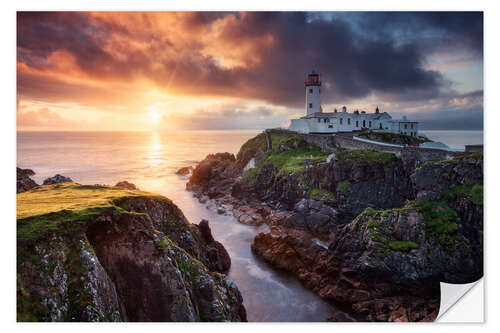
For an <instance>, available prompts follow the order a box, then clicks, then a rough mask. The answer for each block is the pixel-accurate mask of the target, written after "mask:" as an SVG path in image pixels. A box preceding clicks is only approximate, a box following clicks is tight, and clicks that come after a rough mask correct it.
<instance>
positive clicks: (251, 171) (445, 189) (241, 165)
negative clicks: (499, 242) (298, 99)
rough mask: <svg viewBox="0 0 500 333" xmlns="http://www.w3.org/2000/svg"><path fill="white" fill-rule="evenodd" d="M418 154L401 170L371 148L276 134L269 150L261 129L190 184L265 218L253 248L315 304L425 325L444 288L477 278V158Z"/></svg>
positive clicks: (248, 218) (252, 217)
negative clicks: (319, 300) (322, 301)
mask: <svg viewBox="0 0 500 333" xmlns="http://www.w3.org/2000/svg"><path fill="white" fill-rule="evenodd" d="M418 156H419V154H415V155H414V156H413V157H412V160H411V163H408V161H407V160H403V159H402V158H401V157H398V156H397V155H396V154H392V153H389V152H378V151H373V150H367V149H343V148H342V147H338V146H337V147H329V151H328V152H323V151H322V150H321V149H320V148H319V147H318V146H316V145H315V144H314V143H312V142H307V141H305V140H304V138H303V137H301V136H296V135H289V136H286V135H275V134H272V150H270V151H268V150H267V144H266V141H265V136H264V134H261V135H259V136H257V137H256V138H254V139H251V140H249V141H248V142H247V143H245V144H244V145H243V146H242V148H241V149H240V152H239V153H238V155H237V157H234V156H232V155H230V154H227V153H226V154H216V155H210V158H207V159H206V160H205V161H203V162H201V163H200V164H199V165H198V167H197V168H195V170H194V171H193V177H192V178H191V179H190V181H189V183H188V185H187V186H188V189H192V190H193V191H195V192H196V193H197V194H196V195H198V196H199V197H200V199H201V200H206V199H207V198H208V199H212V200H214V201H215V203H216V204H217V205H218V206H221V207H225V208H224V209H225V210H227V206H228V205H230V206H231V207H232V211H233V214H234V215H235V216H236V217H237V218H238V220H239V221H240V222H242V223H247V224H260V223H266V224H267V225H268V226H269V227H270V231H269V232H265V233H260V234H258V235H257V236H256V237H255V238H254V240H253V243H252V250H253V251H254V253H256V254H257V255H259V256H260V257H262V258H263V259H264V260H266V261H268V262H269V263H271V264H272V265H274V266H276V267H278V268H280V269H283V270H286V271H289V272H291V273H293V274H295V275H296V276H297V277H298V278H299V279H300V280H301V281H302V282H303V283H304V284H305V285H306V286H307V287H308V288H310V289H312V290H313V291H315V292H316V293H318V294H319V295H320V296H321V297H324V298H327V299H330V300H332V301H335V302H340V303H343V304H346V305H348V306H349V307H351V309H352V310H353V311H354V312H357V313H358V314H361V315H363V316H364V317H365V318H366V320H377V321H432V320H434V319H435V318H436V316H437V314H438V311H439V299H440V289H439V282H440V281H443V282H449V283H469V282H473V281H475V280H477V279H478V278H480V277H481V276H482V272H483V262H482V249H483V245H482V230H483V224H482V223H483V206H482V191H483V189H482V181H483V160H482V154H475V155H464V156H457V157H454V158H451V159H448V160H443V161H429V160H428V159H427V158H423V159H422V160H419V159H418ZM208 161H209V162H208ZM202 166H203V167H202ZM415 166H416V167H415ZM219 184H223V186H221V185H219ZM332 320H335V318H332Z"/></svg>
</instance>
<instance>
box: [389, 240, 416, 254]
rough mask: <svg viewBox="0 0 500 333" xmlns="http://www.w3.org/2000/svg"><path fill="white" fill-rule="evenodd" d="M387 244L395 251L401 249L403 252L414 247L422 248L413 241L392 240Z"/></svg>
mask: <svg viewBox="0 0 500 333" xmlns="http://www.w3.org/2000/svg"><path fill="white" fill-rule="evenodd" d="M387 246H389V248H390V249H391V250H393V251H401V252H408V251H410V250H412V249H418V248H420V245H418V244H417V243H415V242H412V241H398V240H392V241H388V242H387Z"/></svg>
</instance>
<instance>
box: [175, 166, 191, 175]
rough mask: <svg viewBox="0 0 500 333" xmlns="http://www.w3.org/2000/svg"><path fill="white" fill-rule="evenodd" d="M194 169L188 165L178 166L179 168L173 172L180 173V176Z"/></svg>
mask: <svg viewBox="0 0 500 333" xmlns="http://www.w3.org/2000/svg"><path fill="white" fill-rule="evenodd" d="M193 170H194V168H193V167H192V166H188V167H182V168H180V169H179V170H177V171H176V172H175V173H176V174H177V175H180V176H187V175H189V174H190V173H192V172H193Z"/></svg>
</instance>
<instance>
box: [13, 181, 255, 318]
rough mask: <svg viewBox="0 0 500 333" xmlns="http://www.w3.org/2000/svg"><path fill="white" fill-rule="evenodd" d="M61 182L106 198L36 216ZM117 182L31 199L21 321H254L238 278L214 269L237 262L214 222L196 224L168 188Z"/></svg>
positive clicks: (22, 233) (20, 247) (22, 254)
mask: <svg viewBox="0 0 500 333" xmlns="http://www.w3.org/2000/svg"><path fill="white" fill-rule="evenodd" d="M52 189H54V190H55V191H57V193H55V194H54V195H59V194H60V193H61V192H64V191H66V190H67V192H66V193H63V194H64V195H65V200H71V199H74V200H76V201H78V200H81V198H80V196H83V198H85V197H86V195H89V194H90V193H89V191H91V193H92V196H93V198H94V200H96V201H98V200H100V199H102V202H101V203H98V204H95V206H92V205H94V203H92V202H89V207H87V209H84V208H85V207H79V208H78V209H83V210H71V209H70V210H68V209H63V210H62V211H60V212H52V213H51V214H49V215H47V214H44V213H41V215H37V216H31V215H30V214H32V213H31V210H30V208H29V207H31V206H36V205H38V204H39V202H40V200H41V199H43V198H41V197H40V196H41V195H44V196H48V197H47V199H46V200H49V201H51V202H52V201H53V200H52V199H51V198H50V195H51V193H52V192H51V191H52ZM110 189H111V188H109V187H105V186H102V187H97V186H94V187H92V188H91V189H89V188H88V187H86V186H82V185H78V184H74V183H71V184H63V185H62V186H56V187H52V188H50V187H48V188H47V189H46V190H45V191H44V192H36V193H33V195H34V196H33V200H34V201H33V202H29V196H27V197H24V198H23V205H26V206H25V207H24V209H25V210H23V207H20V210H18V214H21V215H19V216H21V218H18V221H17V254H18V260H17V263H18V266H17V297H18V302H17V316H18V321H245V320H246V312H245V308H244V307H243V304H242V302H243V300H242V297H241V294H240V292H239V291H238V288H237V287H236V285H235V284H234V283H233V282H232V281H231V280H229V279H228V278H227V277H225V276H224V275H222V274H220V273H217V272H214V271H212V269H211V267H215V268H220V270H225V269H227V268H228V265H229V262H228V260H229V257H228V256H227V252H225V249H224V248H223V246H222V245H221V244H220V243H218V242H217V241H215V240H214V239H213V237H212V236H211V233H210V230H209V227H208V223H205V222H203V223H201V226H197V225H192V224H190V223H188V222H187V220H186V218H185V217H184V215H183V214H182V212H181V211H180V209H179V208H178V207H177V206H175V205H174V204H173V203H172V202H171V201H170V200H168V199H166V198H161V197H159V196H158V195H151V196H150V197H148V196H145V195H144V193H143V192H138V193H137V196H134V194H133V193H130V194H127V196H123V194H116V191H112V190H110ZM99 195H100V196H99ZM113 195H120V196H119V197H113ZM68 221H70V222H69V223H68ZM214 270H215V269H214ZM138 300H140V301H138Z"/></svg>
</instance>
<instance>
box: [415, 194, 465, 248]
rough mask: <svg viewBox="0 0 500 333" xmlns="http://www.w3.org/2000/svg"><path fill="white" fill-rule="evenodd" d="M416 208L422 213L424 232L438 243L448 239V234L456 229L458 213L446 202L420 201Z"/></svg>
mask: <svg viewBox="0 0 500 333" xmlns="http://www.w3.org/2000/svg"><path fill="white" fill-rule="evenodd" d="M416 208H417V210H418V211H419V212H421V213H422V214H423V215H424V224H425V225H424V227H425V232H426V234H427V235H428V236H431V237H434V238H435V239H436V241H437V242H438V243H440V244H442V243H445V242H446V241H447V240H450V239H449V237H448V235H449V234H451V233H454V232H455V231H457V230H458V222H459V218H458V214H457V212H456V211H455V210H454V209H453V208H451V207H450V206H448V203H447V202H445V201H439V202H420V203H418V204H417V205H416Z"/></svg>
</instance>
